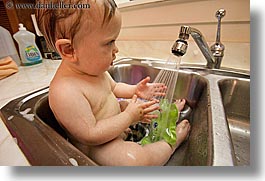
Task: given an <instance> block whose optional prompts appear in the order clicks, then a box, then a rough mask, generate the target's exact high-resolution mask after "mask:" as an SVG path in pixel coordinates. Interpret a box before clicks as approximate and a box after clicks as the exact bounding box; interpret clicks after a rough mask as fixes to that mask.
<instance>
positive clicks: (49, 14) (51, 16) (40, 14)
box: [36, 0, 117, 51]
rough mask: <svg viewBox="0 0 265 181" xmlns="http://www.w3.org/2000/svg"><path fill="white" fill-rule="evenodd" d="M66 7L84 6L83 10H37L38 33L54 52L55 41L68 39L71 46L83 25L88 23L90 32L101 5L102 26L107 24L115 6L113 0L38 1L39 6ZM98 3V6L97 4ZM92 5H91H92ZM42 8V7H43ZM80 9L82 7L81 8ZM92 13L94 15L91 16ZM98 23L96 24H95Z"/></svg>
mask: <svg viewBox="0 0 265 181" xmlns="http://www.w3.org/2000/svg"><path fill="white" fill-rule="evenodd" d="M51 2H52V3H53V4H59V3H64V4H67V5H77V4H80V5H82V4H83V5H85V6H83V7H85V8H39V9H37V13H36V17H37V23H38V26H39V29H40V31H41V32H42V34H43V35H44V38H45V40H46V42H47V45H48V47H49V48H51V49H52V50H54V51H57V50H56V47H55V42H56V40H57V39H70V40H71V42H72V46H73V44H74V38H75V35H76V34H77V32H78V31H79V30H80V27H81V25H82V24H83V23H80V22H81V20H82V21H84V22H89V25H90V26H89V29H88V30H87V32H89V31H92V30H93V27H91V26H92V24H93V23H91V22H95V21H98V19H97V20H96V19H95V17H98V16H100V15H98V14H96V15H95V13H101V12H99V8H101V6H102V5H103V7H104V12H103V13H102V18H101V21H102V24H101V25H102V26H104V25H105V24H107V23H108V22H109V21H110V20H111V19H112V17H113V16H114V14H115V10H116V8H117V5H116V3H115V1H114V0H64V1H62V0H52V1H51V0H40V1H38V3H39V4H42V5H45V4H49V3H51ZM97 2H100V5H99V4H98V3H97ZM92 4H93V5H92ZM43 7H44V6H43ZM79 7H80V6H79ZM81 7H82V6H81ZM93 13H94V14H93ZM97 23H98V22H97Z"/></svg>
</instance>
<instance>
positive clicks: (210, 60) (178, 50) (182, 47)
mask: <svg viewBox="0 0 265 181" xmlns="http://www.w3.org/2000/svg"><path fill="white" fill-rule="evenodd" d="M225 14H226V11H225V10H224V9H219V10H218V11H217V12H216V14H215V16H216V18H217V19H218V26H217V35H216V42H215V43H214V44H213V45H212V46H211V48H209V46H208V44H207V42H206V41H205V38H204V36H203V35H202V33H201V32H200V31H199V30H198V29H196V28H193V27H190V26H181V27H180V31H179V39H178V40H176V42H175V43H174V45H173V47H172V53H173V54H174V55H176V56H183V55H184V54H185V53H186V50H187V48H188V42H187V41H186V40H188V39H189V35H191V36H192V38H193V39H194V41H195V42H196V44H197V45H198V47H199V48H200V50H201V52H202V54H203V55H204V57H205V59H206V60H207V64H206V67H207V68H210V69H213V68H216V69H219V68H220V66H221V62H222V59H223V56H224V49H225V46H224V45H223V44H222V43H221V42H220V31H221V18H223V17H224V16H225Z"/></svg>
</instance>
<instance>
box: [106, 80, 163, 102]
mask: <svg viewBox="0 0 265 181" xmlns="http://www.w3.org/2000/svg"><path fill="white" fill-rule="evenodd" d="M109 77H110V76H109ZM110 81H111V86H112V89H113V93H114V94H115V96H116V97H122V98H131V97H132V96H133V95H134V94H136V95H137V96H138V97H140V98H143V99H146V100H151V99H152V98H154V97H156V96H164V95H165V90H166V86H165V85H164V84H163V83H149V81H150V77H146V78H145V79H143V80H141V81H140V82H139V83H138V84H136V85H129V84H125V83H121V82H118V83H116V82H115V81H114V80H113V79H112V78H111V77H110Z"/></svg>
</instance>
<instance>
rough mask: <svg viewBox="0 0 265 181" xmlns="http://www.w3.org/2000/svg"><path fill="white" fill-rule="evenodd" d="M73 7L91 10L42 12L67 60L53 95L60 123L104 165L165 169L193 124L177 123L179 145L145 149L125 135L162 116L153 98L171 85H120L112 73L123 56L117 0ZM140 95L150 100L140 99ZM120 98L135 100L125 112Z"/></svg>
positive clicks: (45, 27)
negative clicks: (119, 44) (119, 55)
mask: <svg viewBox="0 0 265 181" xmlns="http://www.w3.org/2000/svg"><path fill="white" fill-rule="evenodd" d="M60 1H61V0H58V1H56V2H54V1H53V3H54V4H56V3H59V2H60ZM48 2H50V0H48V1H47V3H48ZM40 3H46V2H45V1H42V2H40ZM64 3H66V1H64ZM71 3H76V4H77V3H85V4H89V8H87V9H71V8H68V9H38V11H37V20H38V25H39V28H40V30H41V31H42V33H43V34H44V36H45V38H46V41H47V42H48V44H49V45H50V47H51V48H53V49H55V50H56V51H58V53H59V54H60V56H61V57H62V63H61V65H60V66H59V68H58V70H57V72H56V74H55V76H54V78H53V80H52V82H51V84H50V92H49V103H50V107H51V109H52V111H53V113H54V115H55V117H56V119H57V120H58V122H59V123H60V125H61V126H62V127H63V128H64V129H65V130H66V132H67V134H68V136H69V138H70V140H71V142H72V143H73V144H74V145H75V146H76V147H77V148H79V149H80V150H81V151H82V152H83V153H85V154H86V155H88V156H89V157H90V158H91V159H93V160H94V161H95V162H96V163H98V164H99V165H113V166H124V165H128V166H130V165H164V164H165V163H166V162H167V161H168V160H169V158H170V156H171V155H172V154H173V152H174V151H175V149H176V148H177V147H178V146H179V145H180V144H181V142H183V140H184V139H185V138H186V136H187V134H188V132H189V129H190V124H189V122H188V121H187V120H184V121H182V122H181V123H180V124H178V125H177V128H176V131H177V141H176V144H175V145H170V144H168V143H167V142H165V141H163V140H162V141H158V142H155V143H150V144H147V145H145V146H141V145H139V144H137V143H135V142H130V141H125V140H124V131H125V130H126V129H127V128H128V127H129V126H130V125H132V124H135V123H137V122H139V121H141V122H150V120H151V119H152V118H156V117H157V116H156V115H154V114H151V113H152V112H153V111H154V110H157V109H159V107H158V106H157V102H158V101H157V100H155V99H151V98H152V97H154V96H163V95H164V93H163V92H165V89H166V87H165V86H164V84H161V83H153V84H152V83H149V81H150V78H149V77H147V78H145V79H143V80H142V81H140V82H139V83H138V84H137V85H128V84H125V83H116V82H115V81H114V80H113V79H112V78H111V76H110V75H109V74H108V72H107V70H108V69H109V67H110V65H111V64H112V62H113V60H115V58H116V57H115V54H116V53H117V52H118V48H117V47H116V45H115V40H116V39H117V37H118V35H119V32H120V29H121V15H120V13H119V11H118V10H117V7H116V4H115V2H114V1H113V0H87V1H71ZM138 97H139V98H143V99H146V100H148V101H147V102H140V101H137V98H138ZM117 98H130V99H131V101H129V103H128V105H127V106H126V107H125V108H124V110H122V111H121V109H120V104H119V102H118V101H117ZM184 104H185V100H182V101H180V102H179V103H177V107H178V109H179V110H181V109H183V106H184Z"/></svg>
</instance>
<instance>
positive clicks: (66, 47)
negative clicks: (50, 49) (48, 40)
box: [55, 39, 77, 63]
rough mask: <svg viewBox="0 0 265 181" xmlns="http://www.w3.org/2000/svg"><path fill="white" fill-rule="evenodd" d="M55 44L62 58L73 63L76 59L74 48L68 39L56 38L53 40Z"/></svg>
mask: <svg viewBox="0 0 265 181" xmlns="http://www.w3.org/2000/svg"><path fill="white" fill-rule="evenodd" d="M55 46H56V49H57V51H58V52H59V54H60V56H61V57H62V59H63V60H67V61H70V62H73V63H74V62H76V61H77V59H76V56H75V50H74V48H73V46H72V44H71V41H70V40H69V39H58V40H57V41H56V42H55Z"/></svg>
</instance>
